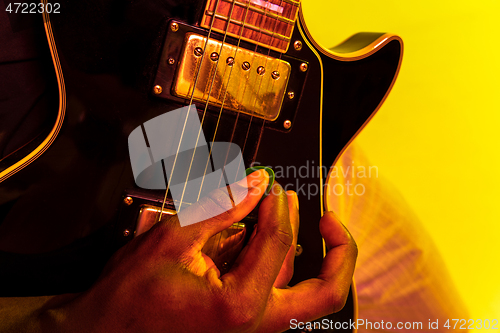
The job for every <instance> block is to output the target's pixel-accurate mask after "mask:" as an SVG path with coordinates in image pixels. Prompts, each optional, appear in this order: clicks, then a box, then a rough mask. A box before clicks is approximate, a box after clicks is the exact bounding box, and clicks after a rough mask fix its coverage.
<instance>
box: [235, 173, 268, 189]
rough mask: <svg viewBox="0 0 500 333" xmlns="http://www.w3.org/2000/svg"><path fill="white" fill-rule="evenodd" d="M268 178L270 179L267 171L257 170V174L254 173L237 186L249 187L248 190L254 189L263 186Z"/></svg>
mask: <svg viewBox="0 0 500 333" xmlns="http://www.w3.org/2000/svg"><path fill="white" fill-rule="evenodd" d="M266 178H269V176H268V174H267V172H266V171H265V170H263V169H262V170H257V171H255V172H252V173H251V174H249V175H248V176H246V177H245V178H243V179H242V180H240V181H239V182H237V183H236V184H238V185H240V186H243V187H247V188H252V187H257V186H259V185H260V184H262V182H263V181H265V180H266Z"/></svg>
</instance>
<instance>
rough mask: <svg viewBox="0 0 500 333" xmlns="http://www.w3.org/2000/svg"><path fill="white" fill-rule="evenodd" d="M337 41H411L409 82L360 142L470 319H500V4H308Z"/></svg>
mask: <svg viewBox="0 0 500 333" xmlns="http://www.w3.org/2000/svg"><path fill="white" fill-rule="evenodd" d="M302 6H303V12H304V16H305V20H306V25H307V27H308V29H309V30H310V32H311V34H312V35H313V36H314V38H315V40H317V41H318V42H319V44H321V45H324V46H328V47H331V46H334V45H336V44H338V43H339V42H341V41H343V40H344V39H345V38H347V37H348V36H350V35H352V34H354V33H356V32H360V31H376V32H391V33H396V34H398V35H400V36H401V37H402V38H403V41H404V43H405V50H404V57H403V65H402V68H401V71H400V74H399V78H398V80H397V82H396V84H395V86H394V88H393V90H392V92H391V94H390V95H389V97H388V99H387V100H386V102H385V104H384V105H383V107H382V108H381V109H380V110H379V113H378V114H377V116H376V117H375V118H374V119H373V120H372V121H371V123H370V124H369V125H368V126H367V127H366V128H365V129H364V131H363V132H362V133H361V135H360V136H359V137H358V138H357V139H356V140H357V141H356V142H357V143H359V144H360V145H361V146H362V147H363V150H364V151H365V152H366V153H367V154H368V157H369V159H370V162H371V164H372V165H376V166H378V168H379V171H380V174H382V175H384V176H385V177H386V178H389V179H390V180H391V181H392V182H393V183H394V184H395V185H397V187H398V188H399V189H400V190H401V192H402V193H403V194H404V196H405V197H406V199H407V200H408V202H409V203H410V205H411V206H412V207H413V208H414V209H415V211H416V213H417V214H418V215H419V217H420V218H421V219H422V221H423V222H424V224H425V227H426V228H427V230H428V231H429V233H430V234H431V235H432V237H433V239H434V241H435V242H436V244H437V245H438V247H439V250H440V251H441V253H442V255H443V257H444V259H445V262H446V264H447V266H448V268H449V270H450V273H451V275H452V277H453V279H454V281H455V283H456V285H457V287H458V289H459V291H460V293H461V296H462V298H463V299H464V301H465V303H466V304H467V305H468V308H469V312H470V318H474V319H477V318H482V319H487V318H488V319H493V318H496V319H499V320H500V268H499V266H500V262H499V261H500V260H499V258H498V254H499V253H500V250H499V247H500V238H499V234H500V213H499V209H498V207H499V203H500V196H499V194H498V189H499V187H500V170H499V168H498V166H499V164H500V163H499V162H500V158H499V155H500V154H499V148H498V144H499V143H500V126H499V125H500V98H499V97H498V96H499V95H500V92H499V87H500V65H499V62H500V57H499V54H498V53H499V51H500V47H499V46H498V43H499V42H500V23H499V21H500V3H499V2H498V0H488V1H487V0H482V1H481V0H480V1H467V2H465V1H460V0H455V1H449V0H448V1H435V0H433V1H429V0H421V1H411V2H408V1H391V0H378V1H373V0H371V1H370V0H361V1H345V2H342V1H324V0H304V1H303V4H302Z"/></svg>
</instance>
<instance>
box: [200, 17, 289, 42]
mask: <svg viewBox="0 0 500 333" xmlns="http://www.w3.org/2000/svg"><path fill="white" fill-rule="evenodd" d="M205 15H207V16H212V17H213V16H214V12H212V11H209V10H207V11H206V12H205ZM215 18H218V19H219V20H223V21H226V22H227V21H228V19H229V18H228V17H227V16H224V15H221V14H215ZM229 23H233V24H235V25H237V26H243V22H241V21H238V20H235V19H231V20H230V21H229ZM245 28H248V29H250V30H254V31H257V32H260V33H262V34H264V35H268V36H271V37H273V38H276V39H280V40H284V41H287V42H289V41H290V37H287V36H283V35H280V34H278V33H275V32H272V31H269V30H266V29H262V28H259V27H256V26H255V25H252V24H248V23H245Z"/></svg>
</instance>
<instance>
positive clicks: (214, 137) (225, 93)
mask: <svg viewBox="0 0 500 333" xmlns="http://www.w3.org/2000/svg"><path fill="white" fill-rule="evenodd" d="M249 9H250V0H249V1H248V2H247V5H246V8H245V16H244V19H243V21H242V27H241V30H240V32H241V33H240V34H239V36H238V43H237V45H236V49H235V50H234V54H233V57H232V58H233V65H232V66H230V70H229V77H228V79H227V86H228V87H229V82H230V80H231V76H232V73H233V69H234V67H235V65H236V56H237V53H238V50H239V47H240V43H241V38H242V36H243V31H244V28H245V25H246V19H247V16H248V12H249ZM231 18H232V17H231V16H229V18H228V27H227V29H229V24H230V22H231ZM220 53H221V54H222V51H221V52H220ZM226 96H227V88H226V90H225V91H224V92H223V99H222V103H221V107H220V110H219V117H218V119H217V124H216V127H215V131H214V135H213V138H212V146H211V148H210V152H209V156H208V159H207V163H206V164H205V170H204V173H203V178H202V182H201V186H200V191H199V192H198V198H197V200H199V199H200V196H201V191H202V188H203V184H204V181H205V175H206V172H207V168H208V163H209V161H210V156H211V155H212V148H213V143H214V142H215V141H216V135H217V130H218V127H219V122H220V119H221V117H222V113H223V110H224V104H225V101H226ZM238 114H239V113H238ZM229 142H230V143H232V140H230V141H229ZM228 149H230V148H228ZM228 151H229V150H228ZM226 161H227V159H226ZM226 161H225V162H224V164H223V168H224V167H225V165H226V164H225V163H226ZM223 172H224V170H223ZM221 179H222V177H221ZM221 179H219V185H218V187H220V180H221ZM215 237H217V236H215ZM221 239H222V232H220V233H219V234H218V240H217V241H215V240H214V246H213V247H212V251H213V252H214V253H215V254H217V252H218V249H219V248H220V242H221Z"/></svg>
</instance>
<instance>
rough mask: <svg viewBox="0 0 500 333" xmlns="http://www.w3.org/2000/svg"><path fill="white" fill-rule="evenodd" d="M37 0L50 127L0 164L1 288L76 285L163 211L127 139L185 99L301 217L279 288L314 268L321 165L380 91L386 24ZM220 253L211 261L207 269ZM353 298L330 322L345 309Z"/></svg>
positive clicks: (295, 7)
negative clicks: (54, 101) (367, 26)
mask: <svg viewBox="0 0 500 333" xmlns="http://www.w3.org/2000/svg"><path fill="white" fill-rule="evenodd" d="M44 8H45V12H44V14H43V16H44V24H45V30H46V36H47V40H48V44H49V48H50V52H51V54H52V60H53V65H54V69H55V80H57V85H58V87H59V109H58V112H57V113H54V119H53V123H52V124H53V125H52V126H51V127H49V128H47V129H45V132H43V133H42V134H41V135H40V136H39V137H37V138H35V139H34V140H32V141H31V142H30V143H29V144H27V145H26V146H24V147H23V148H22V149H19V150H18V151H16V152H14V153H13V154H11V155H9V156H7V157H5V158H4V159H2V160H1V161H0V205H1V206H0V207H1V211H2V212H3V214H4V219H3V221H2V223H1V224H0V251H2V252H1V253H0V267H2V270H3V272H4V273H2V274H1V277H2V280H4V281H3V282H4V283H3V284H2V285H4V286H5V285H9V288H8V289H5V290H2V295H1V296H37V295H50V294H60V293H67V292H78V291H82V290H85V289H86V288H88V287H89V286H90V285H91V284H92V283H93V281H95V279H96V278H97V276H98V275H99V273H100V271H101V270H102V268H103V266H104V265H105V263H106V261H107V260H108V258H109V257H110V256H111V255H112V253H113V252H114V251H116V250H117V249H118V248H119V247H120V246H122V245H123V244H125V243H126V242H127V241H129V240H130V239H131V238H132V237H134V235H135V234H138V233H139V232H141V228H142V229H144V228H145V225H147V224H148V223H149V224H151V223H152V222H151V221H152V220H153V219H154V217H155V216H157V215H158V214H161V213H159V212H160V207H161V206H162V205H165V207H164V209H162V210H161V212H162V213H166V214H169V213H175V207H174V202H173V200H172V197H171V196H170V195H169V196H167V197H166V200H165V196H164V194H165V190H164V189H163V190H161V189H149V190H147V189H143V188H140V187H138V186H137V185H136V181H135V180H136V179H135V178H134V174H133V170H132V167H131V162H130V157H129V151H128V141H127V140H128V137H129V135H130V134H131V132H132V131H133V130H134V129H136V128H141V126H143V124H144V123H145V122H147V121H149V120H151V119H153V118H155V117H157V116H160V115H162V114H165V113H168V112H171V111H173V110H176V109H179V108H181V107H184V106H186V105H188V104H190V103H194V105H195V106H196V109H197V112H198V115H199V118H200V120H202V122H201V124H202V130H203V133H204V135H205V137H206V138H207V141H217V142H231V143H234V144H236V145H238V146H239V147H240V148H241V151H242V158H243V161H244V164H245V167H248V166H250V165H255V164H257V165H264V166H269V167H271V168H274V169H275V171H276V170H282V172H281V173H278V172H277V180H278V181H279V183H280V184H281V185H282V186H283V187H285V188H286V189H293V190H295V191H296V192H297V193H298V196H299V201H300V211H301V213H302V214H301V217H300V219H301V226H300V235H299V241H298V243H299V244H300V247H301V248H300V251H298V253H297V254H300V255H298V256H297V257H296V260H295V273H294V277H293V279H292V282H291V284H295V283H297V282H299V281H302V280H305V279H308V278H311V277H315V276H317V274H318V272H319V269H320V267H321V263H322V259H323V256H324V251H325V249H324V245H323V241H322V238H321V235H320V233H319V228H318V222H319V220H320V217H321V215H322V213H323V209H324V208H323V207H324V201H325V200H327V199H328V198H327V196H328V191H326V190H325V189H326V188H327V187H326V186H327V184H324V180H325V179H326V178H327V174H326V172H327V171H328V169H329V168H330V166H331V165H333V164H334V163H335V162H336V160H337V159H338V158H339V156H340V155H341V154H342V152H343V151H344V150H345V149H346V147H347V146H348V145H349V143H350V142H351V141H352V140H353V139H354V137H355V136H356V135H357V134H358V133H359V132H360V131H361V129H362V128H363V127H364V126H365V125H366V124H367V123H368V121H369V120H370V119H371V117H373V115H374V114H375V113H376V111H377V110H378V109H379V108H380V106H381V104H382V103H383V101H384V100H385V98H386V97H387V95H388V93H389V91H390V90H391V88H392V85H393V84H394V81H395V79H396V76H397V74H398V71H399V68H400V65H401V57H402V41H401V39H400V38H399V37H398V36H396V35H391V34H385V33H359V34H356V35H354V36H352V37H350V38H348V39H347V40H346V41H344V42H343V43H341V44H340V45H338V46H336V47H334V48H332V49H324V48H322V47H321V46H319V45H318V44H317V43H316V42H315V41H314V39H313V38H312V37H311V36H310V34H309V32H308V30H307V26H306V22H304V19H303V16H302V12H301V9H300V3H299V2H298V1H297V0H204V1H200V0H184V1H178V0H170V1H156V0H149V1H113V0H100V1H96V0H89V1H68V0H60V1H52V0H51V1H49V2H48V3H47V2H45V3H44ZM212 139H213V140H212ZM300 167H303V168H306V169H307V170H308V175H307V176H306V177H304V176H299V175H298V170H299V169H300ZM294 170H295V172H294ZM152 216H153V217H152ZM252 223H255V221H254V218H253V217H252V216H249V217H248V218H247V219H246V220H244V221H242V222H241V223H240V224H239V225H238V226H237V227H235V228H232V229H231V228H230V229H231V230H226V231H225V233H226V236H224V237H226V238H227V239H229V238H230V237H232V236H234V235H235V234H236V233H239V232H241V231H242V230H243V231H245V230H246V229H249V228H251V225H252ZM247 234H250V233H247ZM219 237H222V235H219ZM212 255H213V256H215V257H216V256H217V253H212ZM228 260H231V259H227V258H225V257H222V256H221V257H220V258H215V259H214V261H215V262H216V263H217V264H218V266H219V267H220V268H221V270H224V265H227V261H228ZM353 294H354V293H353V288H351V294H350V297H349V299H348V301H347V304H346V306H345V307H344V309H343V310H342V311H341V312H340V313H338V314H336V315H337V317H335V320H337V321H348V318H351V319H352V318H355V312H356V307H355V295H353Z"/></svg>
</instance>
